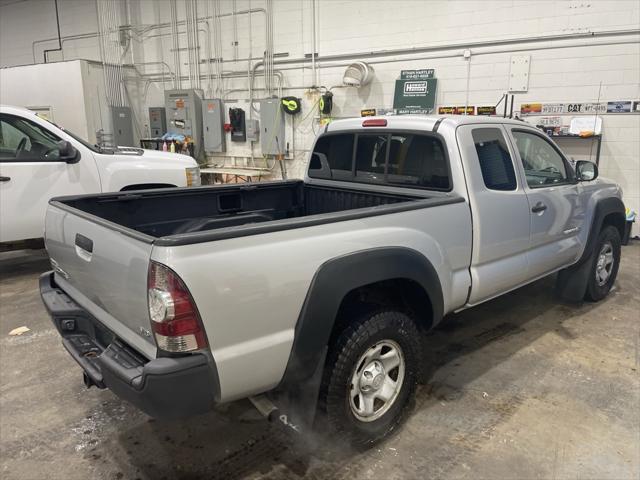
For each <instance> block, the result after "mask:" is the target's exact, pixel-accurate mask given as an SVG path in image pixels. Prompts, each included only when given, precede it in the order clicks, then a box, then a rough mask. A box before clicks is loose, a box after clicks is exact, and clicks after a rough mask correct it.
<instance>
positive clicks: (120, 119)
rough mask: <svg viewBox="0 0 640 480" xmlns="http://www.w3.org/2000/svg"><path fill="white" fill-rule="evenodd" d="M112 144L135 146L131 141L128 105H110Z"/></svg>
mask: <svg viewBox="0 0 640 480" xmlns="http://www.w3.org/2000/svg"><path fill="white" fill-rule="evenodd" d="M111 125H112V126H113V144H114V146H116V147H135V145H134V143H133V122H132V121H131V109H130V108H129V107H111Z"/></svg>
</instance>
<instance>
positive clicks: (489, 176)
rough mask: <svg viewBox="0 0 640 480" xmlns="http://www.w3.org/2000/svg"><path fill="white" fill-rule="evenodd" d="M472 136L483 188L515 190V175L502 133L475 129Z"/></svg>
mask: <svg viewBox="0 0 640 480" xmlns="http://www.w3.org/2000/svg"><path fill="white" fill-rule="evenodd" d="M472 136H473V143H474V144H475V146H476V153H477V154H478V162H479V163H480V170H481V171H482V179H483V180H484V184H485V186H486V187H487V188H488V189H490V190H503V191H505V190H515V189H516V186H517V185H516V173H515V171H514V169H513V161H512V160H511V155H509V149H508V148H507V142H506V141H505V139H504V135H503V134H502V131H501V130H500V129H499V128H476V129H474V130H473V132H472Z"/></svg>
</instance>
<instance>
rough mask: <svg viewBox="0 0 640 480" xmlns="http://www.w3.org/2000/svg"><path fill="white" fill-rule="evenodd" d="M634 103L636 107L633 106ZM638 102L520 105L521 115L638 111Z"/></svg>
mask: <svg viewBox="0 0 640 480" xmlns="http://www.w3.org/2000/svg"><path fill="white" fill-rule="evenodd" d="M634 105H636V107H634ZM637 105H638V102H633V101H631V100H618V101H614V102H584V103H523V104H522V105H520V114H522V115H564V114H567V115H596V114H600V113H632V112H638V111H640V110H638V109H637V108H638V107H637Z"/></svg>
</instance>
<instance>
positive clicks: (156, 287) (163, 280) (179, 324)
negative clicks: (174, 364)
mask: <svg viewBox="0 0 640 480" xmlns="http://www.w3.org/2000/svg"><path fill="white" fill-rule="evenodd" d="M148 303H149V318H150V319H151V329H152V330H153V333H154V335H155V337H156V343H157V344H158V347H159V348H161V349H162V350H165V351H167V352H178V353H179V352H190V351H193V350H199V349H201V348H205V347H207V345H208V343H207V337H206V335H205V333H204V328H203V327H202V320H201V319H200V315H199V314H198V309H197V308H196V305H195V303H194V301H193V298H191V294H190V293H189V290H187V287H186V286H185V284H184V283H183V282H182V280H181V279H180V277H178V275H176V273H175V272H174V271H173V270H171V269H170V268H168V267H166V266H165V265H162V264H160V263H155V262H151V264H150V266H149V278H148Z"/></svg>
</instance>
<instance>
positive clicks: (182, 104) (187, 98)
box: [164, 89, 202, 156]
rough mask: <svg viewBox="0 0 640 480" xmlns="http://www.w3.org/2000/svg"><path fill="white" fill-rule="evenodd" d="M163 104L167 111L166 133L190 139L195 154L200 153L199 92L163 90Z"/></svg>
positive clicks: (200, 106)
mask: <svg viewBox="0 0 640 480" xmlns="http://www.w3.org/2000/svg"><path fill="white" fill-rule="evenodd" d="M164 104H165V108H166V109H167V132H168V133H173V134H179V135H184V136H185V137H191V138H192V139H193V142H194V144H195V150H196V152H201V151H202V96H201V93H200V91H198V90H193V89H184V90H165V92H164ZM196 156H197V154H196Z"/></svg>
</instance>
